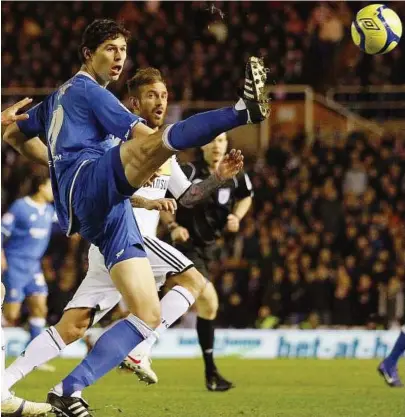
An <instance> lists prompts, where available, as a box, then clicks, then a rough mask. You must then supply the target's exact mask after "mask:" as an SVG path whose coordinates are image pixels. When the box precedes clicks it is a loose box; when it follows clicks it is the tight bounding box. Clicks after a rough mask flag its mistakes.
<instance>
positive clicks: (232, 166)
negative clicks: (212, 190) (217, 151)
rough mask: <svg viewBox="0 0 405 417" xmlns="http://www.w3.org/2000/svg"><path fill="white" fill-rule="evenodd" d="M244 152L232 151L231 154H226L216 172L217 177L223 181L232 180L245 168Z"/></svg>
mask: <svg viewBox="0 0 405 417" xmlns="http://www.w3.org/2000/svg"><path fill="white" fill-rule="evenodd" d="M243 158H244V156H243V155H242V152H241V151H240V150H239V149H238V150H235V149H232V150H231V152H229V153H228V154H226V155H225V156H224V158H223V159H222V161H221V162H220V163H219V165H218V168H217V170H216V175H217V176H218V178H219V179H220V180H221V181H226V180H230V179H231V178H233V177H234V176H235V175H236V174H238V173H239V171H240V170H241V169H242V168H243Z"/></svg>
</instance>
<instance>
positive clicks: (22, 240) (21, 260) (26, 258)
mask: <svg viewBox="0 0 405 417" xmlns="http://www.w3.org/2000/svg"><path fill="white" fill-rule="evenodd" d="M54 214H55V211H54V208H53V206H52V204H47V203H44V204H40V203H37V202H35V201H34V200H32V199H31V198H30V197H24V198H20V199H18V200H16V201H15V202H14V203H13V204H12V205H11V206H10V208H9V210H8V211H7V212H6V213H5V214H4V215H3V217H2V220H1V234H2V239H3V250H4V253H5V256H6V260H7V269H6V271H5V272H4V274H3V277H2V281H3V283H4V285H5V287H6V297H5V301H6V302H7V303H13V302H18V303H20V302H22V301H24V299H25V297H28V296H31V295H47V294H48V288H47V285H46V282H45V279H44V275H43V273H42V268H41V259H42V257H43V255H44V253H45V251H46V249H47V247H48V244H49V239H50V237H51V231H52V224H53V219H54Z"/></svg>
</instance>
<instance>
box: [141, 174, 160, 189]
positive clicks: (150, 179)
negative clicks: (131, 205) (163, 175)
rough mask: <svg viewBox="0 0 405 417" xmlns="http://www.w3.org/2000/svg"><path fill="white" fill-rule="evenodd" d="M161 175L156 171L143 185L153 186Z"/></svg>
mask: <svg viewBox="0 0 405 417" xmlns="http://www.w3.org/2000/svg"><path fill="white" fill-rule="evenodd" d="M158 176H159V173H158V171H156V172H155V173H154V174H153V175H152V176H151V177H150V178H149V179H148V181H146V182H145V184H143V187H152V185H153V182H154V181H155V179H156V178H157V177H158Z"/></svg>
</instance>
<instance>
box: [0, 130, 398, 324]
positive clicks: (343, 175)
mask: <svg viewBox="0 0 405 417" xmlns="http://www.w3.org/2000/svg"><path fill="white" fill-rule="evenodd" d="M400 145H401V143H400V141H399V139H397V140H395V138H391V137H387V138H385V139H383V140H377V139H376V140H373V141H371V140H369V138H368V137H367V136H365V135H364V134H362V133H352V134H351V135H349V136H348V137H347V138H333V137H330V138H327V139H323V140H322V141H320V140H317V141H316V142H315V143H314V144H313V146H312V147H308V148H307V147H305V146H304V145H303V141H302V138H299V139H297V140H296V141H286V140H284V139H283V138H281V137H279V138H277V137H275V138H272V142H271V146H270V148H269V149H268V151H267V153H266V157H263V158H259V159H258V160H257V161H255V162H254V164H252V165H251V166H250V169H249V168H248V172H249V174H250V176H251V179H252V182H253V187H254V192H255V197H254V207H253V209H252V210H251V211H250V212H249V214H248V215H247V217H246V219H245V220H244V222H243V224H242V229H241V232H240V233H239V235H238V236H237V237H236V238H232V237H231V236H227V237H226V238H225V239H224V240H221V241H219V242H218V255H217V259H218V261H217V262H213V263H212V265H211V271H212V277H213V279H214V282H215V285H216V287H217V290H218V293H219V295H220V314H219V319H218V325H219V326H223V327H236V328H240V327H259V328H273V327H276V326H283V325H286V326H300V327H303V328H307V327H308V328H313V327H319V326H331V325H333V326H367V327H369V328H374V327H391V326H395V325H397V324H398V321H399V320H400V318H401V317H402V316H403V314H404V301H405V299H404V294H405V293H404V291H405V239H404V236H405V152H404V149H403V147H402V148H401V147H400ZM2 151H3V152H2V176H3V186H2V204H3V207H2V208H3V212H4V209H5V208H6V207H7V205H8V204H10V203H11V202H12V201H13V200H14V199H15V198H17V197H19V196H22V195H24V194H26V193H27V192H29V189H30V176H29V173H30V172H31V170H34V169H35V166H34V165H31V164H30V163H28V162H27V161H26V160H23V159H22V158H21V157H19V156H16V154H15V153H14V151H13V150H11V149H10V148H9V147H6V146H3V149H2ZM86 268H87V244H86V243H85V242H84V241H83V240H82V239H80V238H79V237H77V236H75V237H73V238H71V239H66V238H65V237H64V236H63V235H62V234H61V233H60V232H59V231H58V229H57V226H56V227H55V232H54V233H53V237H52V240H51V243H50V246H49V250H48V252H47V255H46V256H45V258H44V273H45V277H46V280H47V282H48V285H49V288H50V297H49V317H48V320H49V322H50V323H55V322H56V321H57V319H58V318H59V317H60V314H61V313H62V310H63V307H64V306H65V305H66V303H67V302H68V301H69V300H70V298H71V297H72V295H73V293H74V291H75V289H76V288H77V286H78V285H79V283H80V282H81V280H82V279H83V277H84V275H85V272H86Z"/></svg>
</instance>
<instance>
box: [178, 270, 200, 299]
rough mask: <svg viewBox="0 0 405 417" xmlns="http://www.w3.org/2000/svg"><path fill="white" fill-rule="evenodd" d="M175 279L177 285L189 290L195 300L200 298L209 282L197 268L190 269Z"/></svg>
mask: <svg viewBox="0 0 405 417" xmlns="http://www.w3.org/2000/svg"><path fill="white" fill-rule="evenodd" d="M173 278H174V281H175V283H176V284H177V285H181V286H182V287H184V288H186V289H187V290H189V291H190V292H191V294H193V296H194V298H195V299H197V298H199V297H200V295H201V294H202V292H203V290H204V288H205V286H206V284H207V280H206V279H205V278H204V276H203V275H202V274H201V273H200V272H198V270H197V269H196V268H190V269H188V270H187V271H185V272H183V273H182V274H180V275H177V276H176V277H173Z"/></svg>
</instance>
